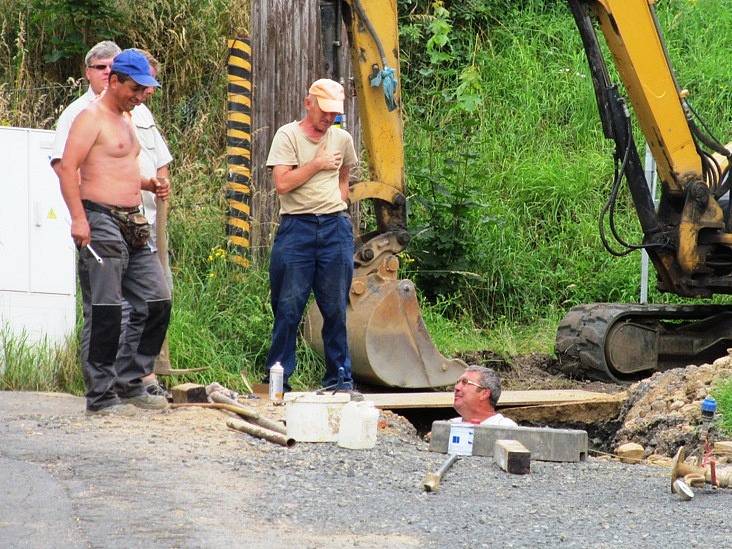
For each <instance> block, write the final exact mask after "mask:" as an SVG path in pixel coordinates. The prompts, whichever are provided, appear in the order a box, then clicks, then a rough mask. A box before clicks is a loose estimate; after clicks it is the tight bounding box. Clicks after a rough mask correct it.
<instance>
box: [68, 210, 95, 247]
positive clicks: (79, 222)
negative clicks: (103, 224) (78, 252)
mask: <svg viewBox="0 0 732 549" xmlns="http://www.w3.org/2000/svg"><path fill="white" fill-rule="evenodd" d="M71 238H73V239H74V244H76V246H77V247H78V248H79V249H81V248H83V247H84V246H87V245H88V244H89V243H90V242H91V230H90V229H89V222H88V221H87V219H86V216H84V217H78V218H76V219H72V220H71Z"/></svg>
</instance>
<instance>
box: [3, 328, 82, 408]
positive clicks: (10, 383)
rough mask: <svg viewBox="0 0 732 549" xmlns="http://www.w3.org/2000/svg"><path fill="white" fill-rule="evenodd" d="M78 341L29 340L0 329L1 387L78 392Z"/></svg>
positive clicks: (71, 339) (72, 339)
mask: <svg viewBox="0 0 732 549" xmlns="http://www.w3.org/2000/svg"><path fill="white" fill-rule="evenodd" d="M78 348H79V346H78V341H77V339H76V338H75V337H71V338H69V339H68V340H67V342H66V344H63V345H55V344H52V343H50V342H48V341H47V340H43V341H40V342H32V341H31V340H30V339H29V338H28V336H27V335H26V334H22V333H20V334H18V333H11V332H10V330H9V328H7V327H4V328H3V329H2V330H0V390H33V391H58V390H63V391H67V392H70V393H75V394H81V393H82V390H83V387H84V384H83V383H84V382H83V380H82V377H81V371H80V370H79V366H78Z"/></svg>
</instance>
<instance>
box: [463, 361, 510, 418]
mask: <svg viewBox="0 0 732 549" xmlns="http://www.w3.org/2000/svg"><path fill="white" fill-rule="evenodd" d="M500 396H501V378H499V377H498V374H496V372H494V371H493V370H491V369H490V368H484V367H483V366H474V365H471V366H468V367H467V368H466V369H465V371H464V372H463V374H462V375H461V376H460V377H459V378H458V380H457V381H456V382H455V390H454V400H453V407H454V408H455V410H457V412H458V413H459V414H460V417H458V418H455V419H453V420H451V421H453V422H463V423H473V424H476V425H492V426H496V427H518V425H517V424H516V422H515V421H513V420H512V419H510V418H507V417H506V416H503V415H501V414H499V413H498V412H496V405H497V404H498V398H499V397H500Z"/></svg>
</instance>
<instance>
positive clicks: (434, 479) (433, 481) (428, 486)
mask: <svg viewBox="0 0 732 549" xmlns="http://www.w3.org/2000/svg"><path fill="white" fill-rule="evenodd" d="M458 459H460V456H458V455H457V454H455V455H451V456H449V457H448V458H447V459H446V460H445V461H444V462H443V463H442V465H441V466H440V468H439V469H438V470H437V472H436V473H427V475H426V476H425V477H424V480H423V481H422V487H423V488H424V490H425V492H437V490H439V488H440V481H441V480H442V477H443V476H444V475H445V473H446V472H447V470H448V469H449V468H450V467H452V466H453V464H454V463H455V462H456V461H457V460H458Z"/></svg>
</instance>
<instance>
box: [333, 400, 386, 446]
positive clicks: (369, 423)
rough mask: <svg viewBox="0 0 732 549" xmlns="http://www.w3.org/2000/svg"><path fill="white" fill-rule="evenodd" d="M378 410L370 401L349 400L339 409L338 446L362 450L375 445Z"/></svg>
mask: <svg viewBox="0 0 732 549" xmlns="http://www.w3.org/2000/svg"><path fill="white" fill-rule="evenodd" d="M378 425H379V410H377V409H376V407H374V403H373V402H371V401H362V402H349V403H348V404H346V405H345V406H344V407H343V409H342V410H341V422H340V428H339V429H338V446H341V447H342V448H350V449H352V450H363V449H367V448H373V447H374V446H376V431H377V429H378Z"/></svg>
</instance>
